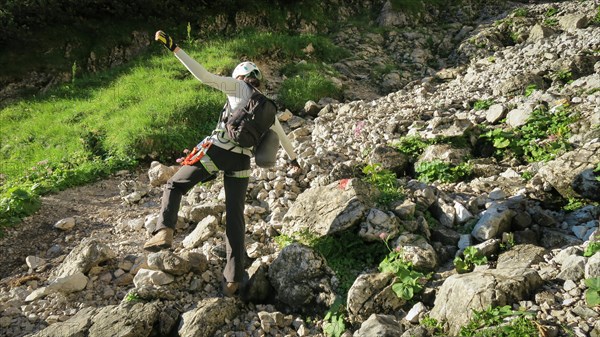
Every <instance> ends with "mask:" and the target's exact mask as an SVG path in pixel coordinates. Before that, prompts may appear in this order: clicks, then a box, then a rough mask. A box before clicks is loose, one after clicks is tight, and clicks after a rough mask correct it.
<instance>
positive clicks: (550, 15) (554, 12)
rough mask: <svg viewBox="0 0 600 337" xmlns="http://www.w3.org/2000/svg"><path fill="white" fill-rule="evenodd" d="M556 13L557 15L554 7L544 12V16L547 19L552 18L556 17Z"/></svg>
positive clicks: (556, 9)
mask: <svg viewBox="0 0 600 337" xmlns="http://www.w3.org/2000/svg"><path fill="white" fill-rule="evenodd" d="M556 13H558V8H556V7H550V8H548V9H547V10H546V12H545V13H544V16H545V17H547V18H549V17H553V16H555V15H556Z"/></svg>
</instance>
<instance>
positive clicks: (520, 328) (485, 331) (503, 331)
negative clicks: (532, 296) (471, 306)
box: [459, 305, 538, 337]
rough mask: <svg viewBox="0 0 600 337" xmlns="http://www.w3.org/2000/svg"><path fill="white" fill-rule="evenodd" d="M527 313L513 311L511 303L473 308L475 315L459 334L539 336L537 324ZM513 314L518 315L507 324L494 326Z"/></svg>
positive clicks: (492, 336)
mask: <svg viewBox="0 0 600 337" xmlns="http://www.w3.org/2000/svg"><path fill="white" fill-rule="evenodd" d="M525 315H529V313H525V312H519V311H513V310H512V309H511V307H510V305H505V306H501V307H492V306H490V307H488V308H487V309H485V310H481V311H477V310H473V317H472V318H471V320H470V321H469V323H468V324H467V325H466V326H464V327H462V328H461V329H460V333H459V335H460V336H478V337H522V336H537V335H538V330H537V326H536V325H535V324H534V323H533V321H531V320H530V319H528V318H527V317H526V316H525ZM511 316H518V317H517V318H515V319H513V320H511V321H510V322H509V323H508V324H506V325H501V326H497V327H493V326H496V325H499V324H501V323H503V322H504V321H505V320H506V319H507V318H509V317H511ZM490 327H492V328H490Z"/></svg>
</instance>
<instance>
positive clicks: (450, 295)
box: [431, 268, 543, 335]
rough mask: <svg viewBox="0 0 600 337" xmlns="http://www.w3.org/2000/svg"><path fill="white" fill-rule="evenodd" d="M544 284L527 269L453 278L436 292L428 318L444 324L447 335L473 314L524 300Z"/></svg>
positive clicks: (458, 275) (495, 271)
mask: <svg viewBox="0 0 600 337" xmlns="http://www.w3.org/2000/svg"><path fill="white" fill-rule="evenodd" d="M542 283H543V281H542V279H541V277H540V275H538V273H537V272H536V271H535V270H533V269H529V268H514V269H513V268H511V269H490V270H484V271H475V272H472V273H467V274H457V275H452V276H450V277H449V278H448V279H446V281H444V284H442V286H441V288H440V289H439V291H438V295H437V297H436V299H435V303H434V307H433V309H432V310H431V317H433V318H435V319H437V320H438V321H447V322H448V324H449V328H450V331H449V333H450V335H457V333H458V331H459V329H460V327H461V326H464V325H465V324H467V323H468V322H469V321H470V320H471V318H472V317H473V310H479V311H481V310H485V309H487V308H489V307H490V306H492V307H497V306H503V305H510V304H513V303H517V302H519V301H521V300H524V299H527V298H528V297H529V296H530V295H532V294H533V292H534V291H535V289H537V288H538V287H540V286H541V285H542Z"/></svg>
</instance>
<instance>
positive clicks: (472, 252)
mask: <svg viewBox="0 0 600 337" xmlns="http://www.w3.org/2000/svg"><path fill="white" fill-rule="evenodd" d="M463 256H464V259H463V258H461V257H460V256H457V257H455V258H454V261H453V262H454V267H455V268H456V271H457V272H458V273H459V274H463V273H468V272H471V271H473V268H475V266H479V265H483V264H486V263H487V262H488V261H487V257H485V256H482V255H481V253H480V252H479V250H478V249H477V248H476V247H475V246H469V247H467V248H465V250H464V251H463Z"/></svg>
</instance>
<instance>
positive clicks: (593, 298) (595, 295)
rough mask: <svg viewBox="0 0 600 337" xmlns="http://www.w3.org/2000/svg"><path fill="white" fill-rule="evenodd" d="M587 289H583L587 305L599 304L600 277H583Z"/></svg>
mask: <svg viewBox="0 0 600 337" xmlns="http://www.w3.org/2000/svg"><path fill="white" fill-rule="evenodd" d="M584 282H585V285H586V286H587V287H588V289H587V290H586V291H585V301H586V303H587V305H588V306H590V307H595V306H598V305H600V277H595V278H588V279H585V281H584Z"/></svg>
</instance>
